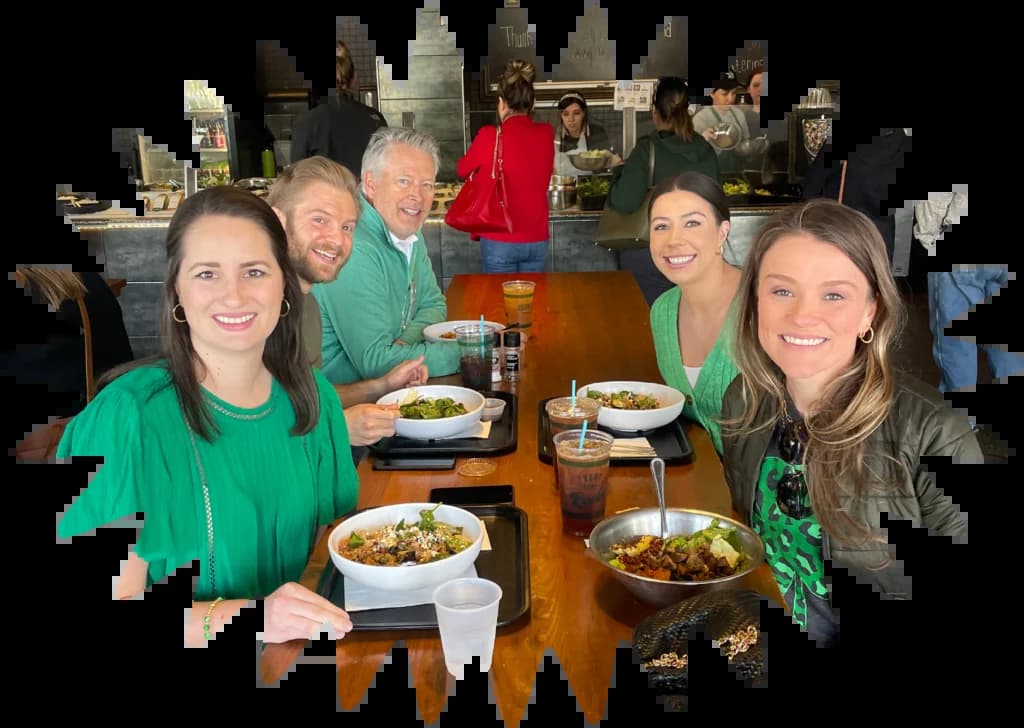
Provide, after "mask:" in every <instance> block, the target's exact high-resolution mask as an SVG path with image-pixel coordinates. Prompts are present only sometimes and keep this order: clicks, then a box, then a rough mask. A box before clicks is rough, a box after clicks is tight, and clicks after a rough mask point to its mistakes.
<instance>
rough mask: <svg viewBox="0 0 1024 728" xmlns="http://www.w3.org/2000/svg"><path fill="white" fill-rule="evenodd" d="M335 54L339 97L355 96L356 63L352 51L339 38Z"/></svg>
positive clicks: (335, 77) (336, 84) (336, 85)
mask: <svg viewBox="0 0 1024 728" xmlns="http://www.w3.org/2000/svg"><path fill="white" fill-rule="evenodd" d="M334 55H335V60H334V87H335V88H336V89H337V90H338V98H355V95H356V65H355V63H354V62H353V61H352V52H351V51H349V49H348V46H347V45H345V43H344V42H342V41H340V40H339V41H338V46H337V48H336V49H335V52H334Z"/></svg>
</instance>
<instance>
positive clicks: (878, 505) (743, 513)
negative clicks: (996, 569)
mask: <svg viewBox="0 0 1024 728" xmlns="http://www.w3.org/2000/svg"><path fill="white" fill-rule="evenodd" d="M742 381H743V380H742V376H737V377H736V379H734V380H733V382H732V384H731V385H730V386H729V388H728V389H727V390H726V393H725V398H724V400H723V403H722V417H723V418H724V419H730V418H734V417H738V416H739V415H740V414H741V413H742V411H743V401H742ZM771 407H772V403H771V402H767V403H765V404H762V406H761V408H760V410H759V412H758V417H757V419H756V420H755V421H756V422H762V421H764V419H765V418H766V417H768V416H769V415H770V410H771ZM771 436H772V428H771V427H768V428H765V429H763V430H760V431H758V432H755V433H752V434H748V435H742V436H736V435H734V434H732V433H731V432H730V430H729V428H728V427H726V426H723V428H722V442H723V451H724V452H723V458H722V459H723V462H724V467H725V479H726V482H727V483H728V485H729V490H730V491H731V493H732V501H733V507H734V508H735V509H736V511H737V512H738V513H739V514H740V517H741V518H742V519H743V521H744V522H745V523H747V524H749V523H750V514H751V511H752V509H753V506H754V497H755V495H756V491H757V484H758V477H759V474H760V470H761V462H762V460H763V459H764V455H765V451H766V449H767V447H768V443H769V440H770V439H771ZM866 446H867V450H866V452H865V465H866V466H867V468H868V470H869V471H870V472H877V473H879V474H880V482H882V483H885V484H886V488H885V492H883V493H874V492H872V493H868V494H867V495H866V496H865V497H863V498H861V499H860V500H858V501H856V502H855V501H854V500H853V498H852V496H850V495H847V496H845V497H844V496H842V495H841V496H840V503H841V504H842V506H843V507H844V508H847V509H849V512H850V514H851V516H853V517H854V518H855V519H856V520H857V521H858V522H859V523H861V524H863V525H866V526H868V527H869V528H870V529H871V532H872V533H873V534H874V535H882V536H883V537H884V536H885V529H884V527H882V526H881V515H882V514H883V513H885V514H886V515H887V518H888V519H890V520H905V521H909V522H910V523H911V525H913V526H914V527H915V528H922V527H923V528H926V529H928V531H929V533H930V534H932V535H936V536H951V537H953V540H954V542H961V543H966V541H967V520H966V519H965V518H964V516H963V514H962V513H961V512H960V509H959V507H958V506H957V504H956V503H954V502H953V500H952V499H951V498H950V497H949V496H948V495H946V494H944V493H943V492H942V490H941V489H940V486H941V483H936V479H935V478H936V476H935V474H934V473H932V472H930V471H929V469H928V464H927V463H924V462H922V458H925V457H949V458H951V459H952V463H953V466H954V467H952V468H950V467H946V468H945V469H941V470H940V471H939V472H941V473H942V474H943V475H944V476H945V477H947V478H957V474H956V468H955V466H956V465H958V464H965V463H982V462H984V457H983V456H982V453H981V448H980V447H979V446H978V441H977V439H976V438H975V436H974V433H973V432H972V431H971V429H970V425H969V424H968V422H967V418H966V417H964V416H963V415H961V414H960V413H958V412H956V411H955V410H954V409H953V408H952V407H950V405H949V403H947V402H946V401H945V400H944V399H943V398H942V396H941V395H940V394H939V392H938V390H937V389H934V388H932V387H929V386H927V385H926V384H924V383H923V382H920V381H917V380H915V379H913V378H912V377H909V376H906V375H899V377H898V380H897V390H896V397H895V401H894V403H893V406H892V410H891V412H890V414H889V417H887V418H886V419H885V420H884V421H883V422H882V424H881V425H880V426H879V427H878V429H877V430H875V432H874V433H872V434H871V435H870V436H869V437H868V440H867V442H866ZM889 458H892V459H894V460H895V462H894V461H893V460H890V459H889ZM966 475H967V473H966V472H965V476H966ZM961 477H964V476H961ZM822 542H823V552H824V554H823V555H824V558H825V559H826V560H830V561H831V562H832V566H833V568H835V567H842V568H844V569H847V570H848V572H849V574H850V575H851V576H854V577H855V578H856V579H857V581H858V582H859V583H861V584H868V585H870V586H871V588H872V589H874V590H875V591H876V592H877V593H878V594H879V595H880V596H881V597H882V598H883V599H910V598H911V591H912V590H911V581H910V576H909V575H908V574H907V573H905V570H904V568H903V565H902V563H900V562H899V561H896V560H895V557H894V556H893V557H892V558H891V560H890V562H889V563H888V564H887V565H885V566H884V567H882V568H880V569H879V568H877V567H878V566H879V565H880V562H881V561H882V560H883V559H884V558H885V556H886V553H885V552H886V545H885V544H880V543H878V542H870V543H867V544H852V545H850V546H846V545H843V544H840V543H838V542H836V541H835V540H833V539H832V538H830V536H829V535H828V534H827V533H824V532H823V533H822ZM889 550H890V551H891V549H889Z"/></svg>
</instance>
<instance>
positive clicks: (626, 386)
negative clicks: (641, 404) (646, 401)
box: [576, 382, 686, 432]
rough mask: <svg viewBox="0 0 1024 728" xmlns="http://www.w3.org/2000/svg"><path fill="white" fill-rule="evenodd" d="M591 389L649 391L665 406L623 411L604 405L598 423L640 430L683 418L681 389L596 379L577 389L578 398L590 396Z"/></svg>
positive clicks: (683, 398)
mask: <svg viewBox="0 0 1024 728" xmlns="http://www.w3.org/2000/svg"><path fill="white" fill-rule="evenodd" d="M591 390H593V391H595V392H602V393H611V392H622V391H628V392H633V393H635V394H647V395H650V396H651V397H654V398H655V399H656V400H658V403H659V404H660V405H661V406H660V407H659V408H658V409H653V410H623V409H615V408H614V407H605V406H604V405H602V406H601V409H600V410H599V411H598V413H597V423H598V424H599V425H602V426H604V427H608V428H611V429H613V430H623V431H626V432H636V431H639V430H656V429H658V428H659V427H664V426H665V425H667V424H668V423H670V422H672V421H673V420H675V419H676V418H677V417H679V413H680V412H682V411H683V406H684V405H685V404H686V395H684V394H683V393H682V392H680V391H679V390H678V389H673V388H672V387H667V386H665V385H664V384H657V383H655V382H595V383H594V384H588V385H586V386H585V387H583V388H582V389H578V390H577V391H576V396H577V397H586V396H587V393H588V392H590V391H591Z"/></svg>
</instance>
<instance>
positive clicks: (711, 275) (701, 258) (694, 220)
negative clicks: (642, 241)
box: [650, 172, 740, 456]
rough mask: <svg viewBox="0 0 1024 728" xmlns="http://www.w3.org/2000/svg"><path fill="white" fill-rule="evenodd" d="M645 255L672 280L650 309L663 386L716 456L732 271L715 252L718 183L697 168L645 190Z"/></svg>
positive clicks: (720, 197) (721, 221)
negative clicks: (679, 397) (678, 398)
mask: <svg viewBox="0 0 1024 728" xmlns="http://www.w3.org/2000/svg"><path fill="white" fill-rule="evenodd" d="M650 222H651V231H650V237H651V258H652V259H653V261H654V265H655V266H656V267H657V269H658V270H659V271H661V273H662V275H664V276H665V277H666V278H668V280H669V281H671V282H672V283H673V284H674V285H673V287H672V288H670V289H669V290H667V291H666V292H665V293H663V294H661V296H659V297H658V299H657V300H656V301H655V302H654V305H653V306H652V307H651V332H652V334H653V336H654V347H655V351H656V353H657V357H658V369H659V370H660V371H661V376H662V378H663V379H664V380H665V383H666V384H668V385H669V386H670V387H675V388H676V389H678V390H679V391H681V392H682V393H683V394H685V395H686V406H685V407H684V408H683V415H684V416H686V417H687V418H689V419H691V420H694V421H695V422H698V423H700V425H701V426H702V427H703V428H704V429H705V430H707V431H708V434H709V435H710V436H711V441H712V443H713V444H714V446H715V450H716V451H717V452H718V454H719V456H721V454H722V436H721V431H720V428H719V424H718V418H719V416H720V414H721V411H722V396H723V395H724V394H725V390H726V388H727V387H728V386H729V383H730V382H732V380H733V378H734V377H735V376H736V373H737V370H736V366H735V365H734V364H733V361H732V355H731V353H730V348H731V347H730V334H729V332H730V331H731V330H732V326H731V325H730V323H731V320H732V317H733V315H734V306H733V302H734V300H735V298H736V291H737V290H738V288H739V282H740V271H739V269H738V268H736V267H734V266H732V265H730V264H729V263H727V262H726V261H725V258H724V257H723V256H722V253H723V251H724V250H725V246H726V245H727V244H728V242H729V226H730V222H729V205H728V202H727V201H726V198H725V193H724V192H723V191H722V186H721V185H720V184H719V183H718V180H716V179H712V178H711V177H708V176H707V175H704V174H701V173H699V172H683V173H682V174H680V175H678V176H676V177H672V178H670V179H666V180H663V181H662V182H660V183H658V185H657V186H656V187H655V189H654V192H653V193H652V194H651V207H650Z"/></svg>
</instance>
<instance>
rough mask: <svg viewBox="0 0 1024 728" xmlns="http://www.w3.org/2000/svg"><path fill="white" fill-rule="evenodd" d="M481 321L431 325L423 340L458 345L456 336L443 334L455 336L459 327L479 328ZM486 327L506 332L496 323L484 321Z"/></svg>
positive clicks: (448, 322) (446, 322) (470, 320)
mask: <svg viewBox="0 0 1024 728" xmlns="http://www.w3.org/2000/svg"><path fill="white" fill-rule="evenodd" d="M479 325H480V319H477V320H476V321H473V320H472V319H469V320H466V321H442V322H441V323H439V324H430V326H427V327H426V328H424V329H423V338H424V339H426V340H427V341H432V342H435V343H444V342H448V343H450V344H455V343H457V340H456V339H455V337H454V336H443V334H454V333H455V329H457V328H458V327H459V326H479ZM484 326H490V327H491V328H493V329H494V330H495V331H504V329H505V327H504V326H503V325H501V324H499V323H496V322H494V321H484Z"/></svg>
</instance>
